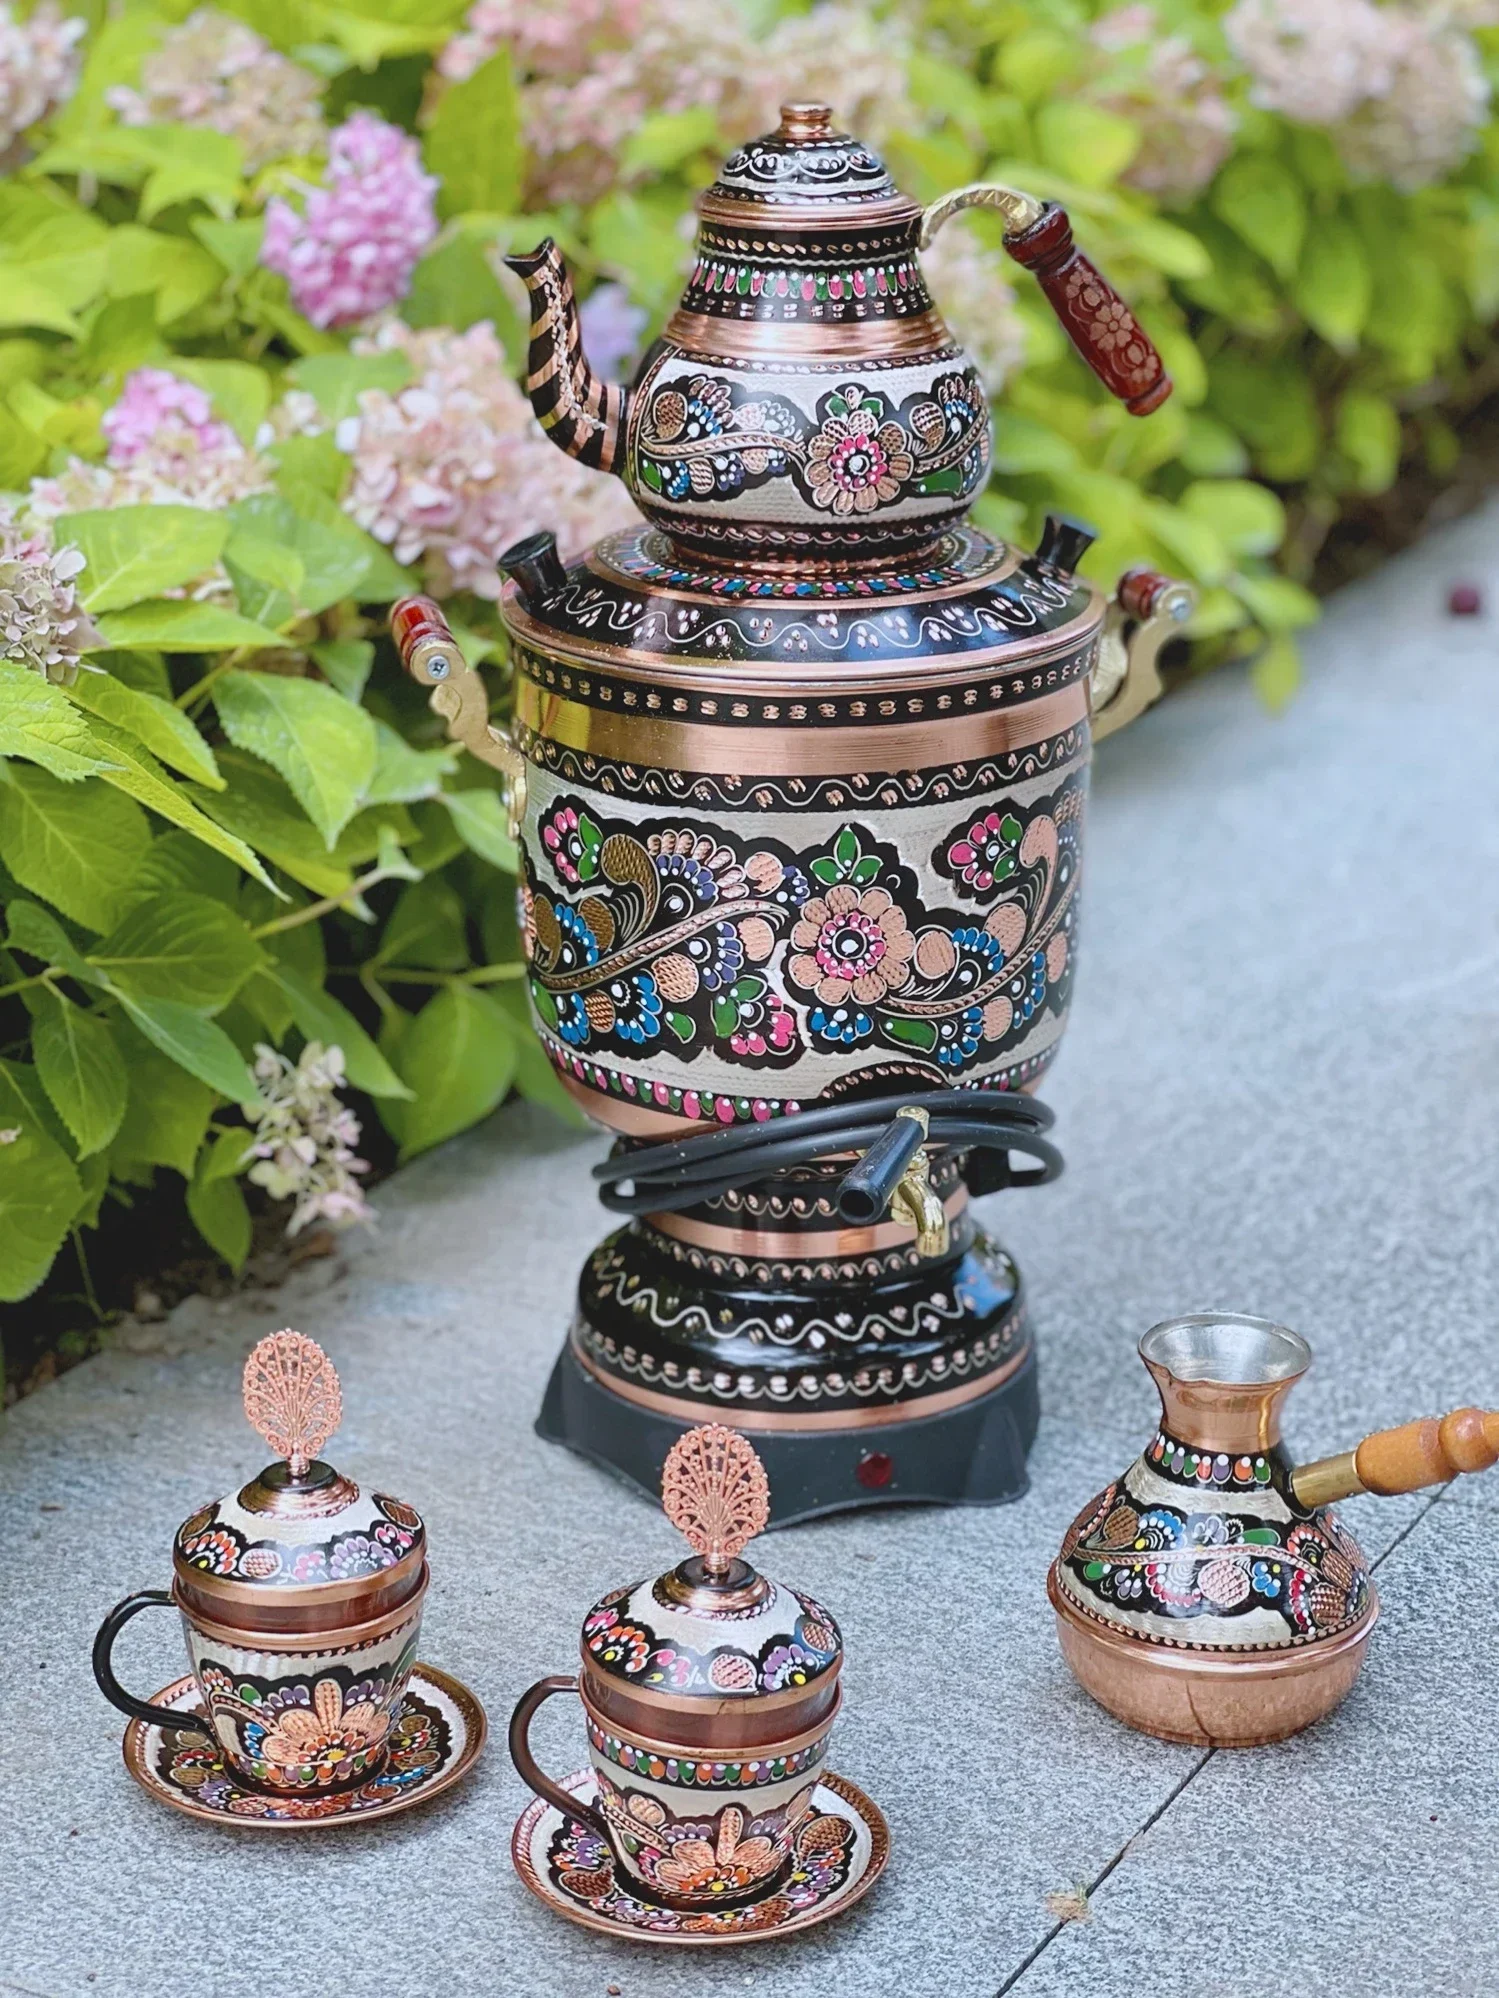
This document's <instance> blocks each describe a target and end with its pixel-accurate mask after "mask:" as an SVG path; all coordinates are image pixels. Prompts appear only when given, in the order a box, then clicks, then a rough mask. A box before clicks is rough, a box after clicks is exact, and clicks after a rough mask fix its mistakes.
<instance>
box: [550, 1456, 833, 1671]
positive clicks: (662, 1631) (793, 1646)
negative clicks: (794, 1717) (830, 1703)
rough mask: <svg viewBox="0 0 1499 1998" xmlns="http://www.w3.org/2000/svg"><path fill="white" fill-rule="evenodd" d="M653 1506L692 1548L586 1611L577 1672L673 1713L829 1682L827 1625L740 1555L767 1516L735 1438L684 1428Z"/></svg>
mask: <svg viewBox="0 0 1499 1998" xmlns="http://www.w3.org/2000/svg"><path fill="white" fill-rule="evenodd" d="M661 1498H662V1505H663V1508H664V1510H665V1512H666V1516H667V1518H668V1519H669V1520H670V1521H671V1523H672V1525H673V1526H675V1527H676V1529H677V1531H678V1532H679V1533H680V1534H681V1535H682V1537H683V1539H684V1540H686V1542H687V1545H688V1546H689V1547H690V1548H691V1550H692V1551H691V1553H690V1554H689V1555H688V1556H687V1558H686V1560H684V1561H680V1562H678V1564H677V1566H676V1567H674V1568H670V1569H668V1570H667V1571H666V1573H665V1574H663V1575H658V1576H656V1577H655V1578H654V1579H653V1580H650V1581H644V1582H637V1583H633V1584H631V1585H630V1586H629V1587H627V1588H623V1589H616V1590H614V1591H613V1592H612V1593H611V1594H610V1595H607V1596H605V1597H604V1598H603V1599H602V1601H600V1602H599V1603H597V1604H595V1606H594V1607H593V1609H592V1610H590V1611H589V1613H588V1616H587V1617H586V1618H585V1620H584V1624H583V1643H582V1654H583V1663H584V1666H585V1668H586V1671H587V1673H592V1674H597V1675H600V1677H601V1678H602V1679H603V1680H605V1681H607V1682H612V1683H613V1684H615V1685H620V1684H624V1685H627V1686H628V1687H629V1688H630V1689H631V1690H633V1691H635V1692H638V1693H641V1694H643V1695H645V1696H647V1697H648V1698H649V1697H650V1696H652V1695H654V1696H656V1697H658V1698H660V1699H661V1700H663V1701H665V1702H667V1703H669V1704H672V1705H675V1704H676V1703H677V1702H679V1701H681V1700H684V1699H686V1700H689V1701H691V1700H697V1699H706V1700H713V1701H721V1700H723V1698H724V1697H725V1696H726V1695H729V1696H735V1697H738V1698H755V1697H761V1698H768V1697H782V1696H795V1695H796V1694H798V1693H800V1692H802V1691H804V1690H805V1689H807V1688H809V1687H811V1686H812V1685H813V1684H814V1683H815V1682H819V1681H821V1682H824V1683H826V1682H830V1681H831V1679H832V1677H833V1676H834V1675H836V1673H837V1672H838V1670H839V1668H840V1666H841V1665H842V1662H843V1640H842V1638H841V1637H840V1635H839V1631H838V1626H837V1624H836V1623H835V1622H834V1621H833V1618H832V1617H831V1616H830V1615H829V1613H828V1612H827V1611H826V1610H825V1609H824V1608H823V1607H822V1605H821V1604H820V1603H817V1602H815V1601H814V1600H813V1599H812V1597H811V1596H808V1595H804V1594H802V1593H801V1592H800V1591H798V1590H796V1589H791V1588H787V1587H786V1586H785V1585H784V1584H783V1583H780V1582H775V1581H772V1580H771V1579H770V1578H769V1577H768V1576H765V1575H762V1574H761V1573H760V1572H759V1570H758V1569H756V1568H755V1567H753V1566H752V1565H751V1564H750V1563H749V1562H748V1561H746V1560H745V1559H744V1550H745V1548H746V1547H747V1546H748V1544H749V1542H750V1541H751V1540H752V1539H753V1538H754V1537H755V1535H756V1534H757V1533H759V1532H761V1531H762V1530H763V1529H764V1527H765V1525H766V1522H767V1520H768V1519H769V1517H770V1487H769V1485H768V1483H767V1481H766V1477H765V1467H764V1466H763V1465H762V1464H761V1462H760V1459H759V1458H758V1457H757V1456H756V1454H755V1452H754V1450H753V1448H752V1447H751V1446H750V1444H749V1443H748V1442H747V1441H746V1440H745V1438H744V1437H743V1436H741V1435H740V1434H739V1433H738V1432H737V1431H736V1430H733V1429H729V1428H727V1427H726V1426H725V1425H724V1424H722V1423H716V1422H715V1423H709V1424H706V1425H705V1426H704V1427H702V1428H699V1429H689V1430H688V1431H687V1433H686V1434H685V1435H683V1436H680V1437H679V1438H678V1439H677V1441H676V1442H675V1443H674V1444H673V1445H672V1448H671V1451H670V1453H669V1454H668V1456H667V1459H666V1464H665V1467H664V1469H663V1471H662V1476H661Z"/></svg>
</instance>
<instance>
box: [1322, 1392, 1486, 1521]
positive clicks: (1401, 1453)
mask: <svg viewBox="0 0 1499 1998" xmlns="http://www.w3.org/2000/svg"><path fill="white" fill-rule="evenodd" d="M1495 1463H1499V1409H1492V1408H1458V1409H1454V1410H1453V1412H1452V1414H1451V1415H1444V1416H1442V1418H1441V1419H1440V1421H1439V1420H1438V1419H1437V1418H1436V1417H1435V1416H1430V1415H1428V1416H1424V1417H1422V1418H1420V1419H1419V1420H1418V1421H1415V1422H1405V1423H1402V1424H1401V1426H1400V1427H1399V1428H1398V1429H1376V1430H1375V1432H1374V1434H1373V1435H1372V1436H1366V1437H1365V1438H1364V1440H1363V1442H1362V1443H1360V1444H1358V1445H1357V1447H1356V1448H1355V1449H1352V1450H1345V1451H1344V1452H1343V1453H1342V1455H1341V1456H1337V1457H1322V1458H1319V1459H1318V1461H1317V1462H1316V1463H1315V1464H1302V1465H1300V1466H1299V1467H1298V1468H1297V1469H1296V1470H1294V1471H1292V1473H1291V1489H1292V1491H1293V1492H1294V1493H1295V1495H1296V1498H1297V1500H1298V1502H1299V1503H1300V1504H1302V1505H1304V1506H1306V1507H1307V1508H1308V1509H1310V1508H1312V1507H1314V1506H1319V1505H1334V1504H1336V1503H1337V1501H1338V1500H1339V1499H1345V1498H1352V1497H1354V1496H1355V1495H1356V1494H1357V1493H1359V1492H1373V1493H1374V1494H1375V1495H1376V1496H1377V1497H1379V1498H1393V1497H1394V1496H1395V1494H1396V1493H1397V1492H1418V1491H1421V1490H1422V1489H1423V1488H1424V1487H1425V1486H1427V1485H1445V1484H1446V1483H1447V1482H1448V1481H1449V1480H1450V1479H1452V1478H1455V1477H1457V1476H1458V1474H1459V1473H1460V1472H1464V1471H1486V1470H1487V1469H1488V1468H1489V1466H1490V1465H1491V1464H1495Z"/></svg>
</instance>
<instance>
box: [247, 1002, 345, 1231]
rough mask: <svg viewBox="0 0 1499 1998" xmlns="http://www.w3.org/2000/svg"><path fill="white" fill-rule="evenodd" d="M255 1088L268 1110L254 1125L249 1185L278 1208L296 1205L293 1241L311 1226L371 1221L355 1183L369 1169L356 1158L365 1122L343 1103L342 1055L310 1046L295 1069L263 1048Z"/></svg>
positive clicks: (258, 1054)
mask: <svg viewBox="0 0 1499 1998" xmlns="http://www.w3.org/2000/svg"><path fill="white" fill-rule="evenodd" d="M255 1080H256V1081H257V1082H258V1083H259V1084H260V1093H261V1098H262V1101H263V1106H264V1107H263V1108H262V1109H261V1110H260V1111H259V1113H258V1114H257V1117H256V1121H255V1142H254V1143H253V1144H252V1145H251V1146H250V1149H249V1154H248V1155H249V1156H251V1157H253V1158H254V1159H256V1160H257V1161H258V1163H257V1164H255V1165H253V1166H251V1168H250V1171H249V1177H250V1178H251V1179H252V1180H253V1181H254V1182H255V1184H256V1185H257V1186H263V1187H264V1188H265V1189H266V1191H267V1192H268V1193H269V1194H270V1196H271V1198H272V1199H273V1200H294V1201H295V1202H296V1205H295V1206H294V1207H293V1209H292V1215H291V1219H290V1220H289V1221H288V1222H287V1224H286V1232H287V1234H288V1235H295V1234H298V1233H299V1232H300V1231H301V1230H302V1229H303V1228H305V1227H306V1226H307V1225H308V1223H309V1222H311V1221H327V1222H329V1223H331V1225H332V1226H333V1227H335V1228H344V1227H348V1226H349V1225H350V1224H351V1223H352V1222H355V1221H372V1220H373V1219H374V1214H373V1210H372V1209H371V1208H370V1206H369V1204H368V1202H367V1201H366V1200H365V1197H364V1189H363V1188H362V1187H361V1186H360V1184H359V1181H358V1179H357V1177H356V1175H357V1174H359V1173H366V1172H368V1171H369V1165H368V1163H367V1162H366V1161H365V1160H364V1159H361V1158H359V1157H358V1156H357V1155H356V1153H355V1150H354V1148H355V1146H356V1145H357V1144H358V1143H359V1130H360V1126H359V1119H358V1118H357V1117H356V1116H355V1115H354V1112H353V1111H352V1110H351V1109H350V1108H349V1107H348V1105H347V1104H346V1103H344V1102H342V1101H340V1099H339V1096H338V1091H339V1090H340V1089H341V1088H342V1087H343V1084H344V1058H343V1050H342V1049H341V1048H337V1047H330V1048H325V1047H323V1045H322V1044H321V1042H319V1041H309V1042H308V1043H307V1045H306V1047H305V1048H303V1050H302V1052H301V1055H300V1056H299V1057H298V1059H297V1060H296V1061H294V1062H293V1061H289V1060H288V1059H287V1058H286V1056H285V1055H283V1054H278V1053H277V1051H276V1050H275V1048H272V1047H267V1046H265V1044H264V1043H261V1044H260V1045H259V1046H257V1047H256V1050H255Z"/></svg>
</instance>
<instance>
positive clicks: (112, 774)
mask: <svg viewBox="0 0 1499 1998" xmlns="http://www.w3.org/2000/svg"><path fill="white" fill-rule="evenodd" d="M95 728H96V730H97V732H99V733H100V734H102V735H103V736H104V738H105V740H106V741H107V742H108V744H109V749H110V754H111V755H112V756H113V757H114V764H113V766H112V767H111V768H110V769H108V770H106V771H104V772H103V773H102V774H103V778H104V781H105V783H106V784H110V785H112V786H113V787H114V788H115V789H116V790H117V791H123V792H124V793H125V795H126V796H127V797H130V798H135V799H137V800H138V801H139V802H140V803H141V804H143V805H149V806H150V807H151V809H152V811H154V812H159V813H160V814H161V816H162V817H163V818H164V819H166V820H168V821H169V822H170V823H171V824H172V825H174V826H179V827H180V828H181V829H182V830H183V831H184V832H189V833H191V834H192V835H193V837H194V839H200V840H202V842H203V844H204V845H205V846H211V847H212V848H213V849H214V851H215V852H216V853H222V854H223V855H224V856H225V857H226V858H227V859H229V860H232V861H233V862H234V863H235V865H236V866H237V867H242V868H243V869H244V871H245V873H246V874H248V875H250V876H251V877H252V878H253V879H254V880H256V881H260V882H263V883H264V884H265V885H266V886H267V887H269V886H270V885H271V878H270V876H269V875H268V874H267V873H266V871H265V869H264V868H263V867H262V866H261V864H260V862H259V861H258V860H257V859H256V857H255V855H254V853H253V852H252V851H251V850H250V848H249V847H248V846H246V845H245V843H244V841H243V840H241V839H236V838H235V837H234V835H233V834H232V833H230V832H226V831H225V830H224V828H223V827H222V826H220V825H218V824H217V823H216V822H215V820H213V819H211V818H209V817H208V816H207V815H206V814H205V813H203V812H200V811H199V809H198V807H197V806H196V805H195V804H194V803H193V800H192V799H191V797H189V795H188V793H187V791H186V789H185V788H184V787H183V786H182V785H180V784H174V783H173V782H172V781H171V779H170V778H169V777H168V776H167V774H166V772H165V771H164V770H163V769H162V767H161V765H160V764H159V763H158V762H157V761H156V758H155V757H154V756H153V755H152V754H151V752H150V751H149V750H148V749H143V748H141V746H140V745H139V743H137V742H136V741H135V740H134V739H133V738H132V737H130V736H128V735H126V734H125V733H124V731H123V730H121V729H117V728H115V726H114V725H113V723H111V722H106V721H103V720H100V721H98V722H96V724H95ZM205 795H207V796H209V797H212V796H213V793H212V792H208V793H206V794H205Z"/></svg>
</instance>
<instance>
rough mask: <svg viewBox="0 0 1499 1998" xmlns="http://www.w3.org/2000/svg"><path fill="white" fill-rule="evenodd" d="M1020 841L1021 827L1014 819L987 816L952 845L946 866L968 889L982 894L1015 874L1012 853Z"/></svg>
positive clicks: (976, 820)
mask: <svg viewBox="0 0 1499 1998" xmlns="http://www.w3.org/2000/svg"><path fill="white" fill-rule="evenodd" d="M1019 838H1020V826H1019V823H1018V822H1017V821H1016V820H1015V819H1012V818H1011V817H1009V815H1008V814H1006V816H1005V817H1004V818H1001V817H1000V815H999V813H998V812H988V813H986V814H985V816H984V817H983V818H981V819H975V820H974V822H973V824H972V825H971V826H970V827H969V828H968V835H967V837H966V838H965V839H955V840H954V841H953V843H952V845H951V846H950V847H949V848H948V849H947V864H948V866H949V867H950V868H951V869H952V871H953V872H954V874H956V875H958V876H959V878H960V879H961V880H963V881H964V882H965V883H966V884H967V885H968V887H970V888H973V889H975V890H976V891H977V892H978V893H979V894H983V892H984V891H985V889H988V888H992V887H993V886H994V884H995V882H996V881H1004V880H1007V879H1008V877H1009V876H1010V875H1012V874H1013V873H1014V872H1015V854H1014V850H1013V849H1014V847H1015V843H1016V841H1017V840H1018V839H1019Z"/></svg>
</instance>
